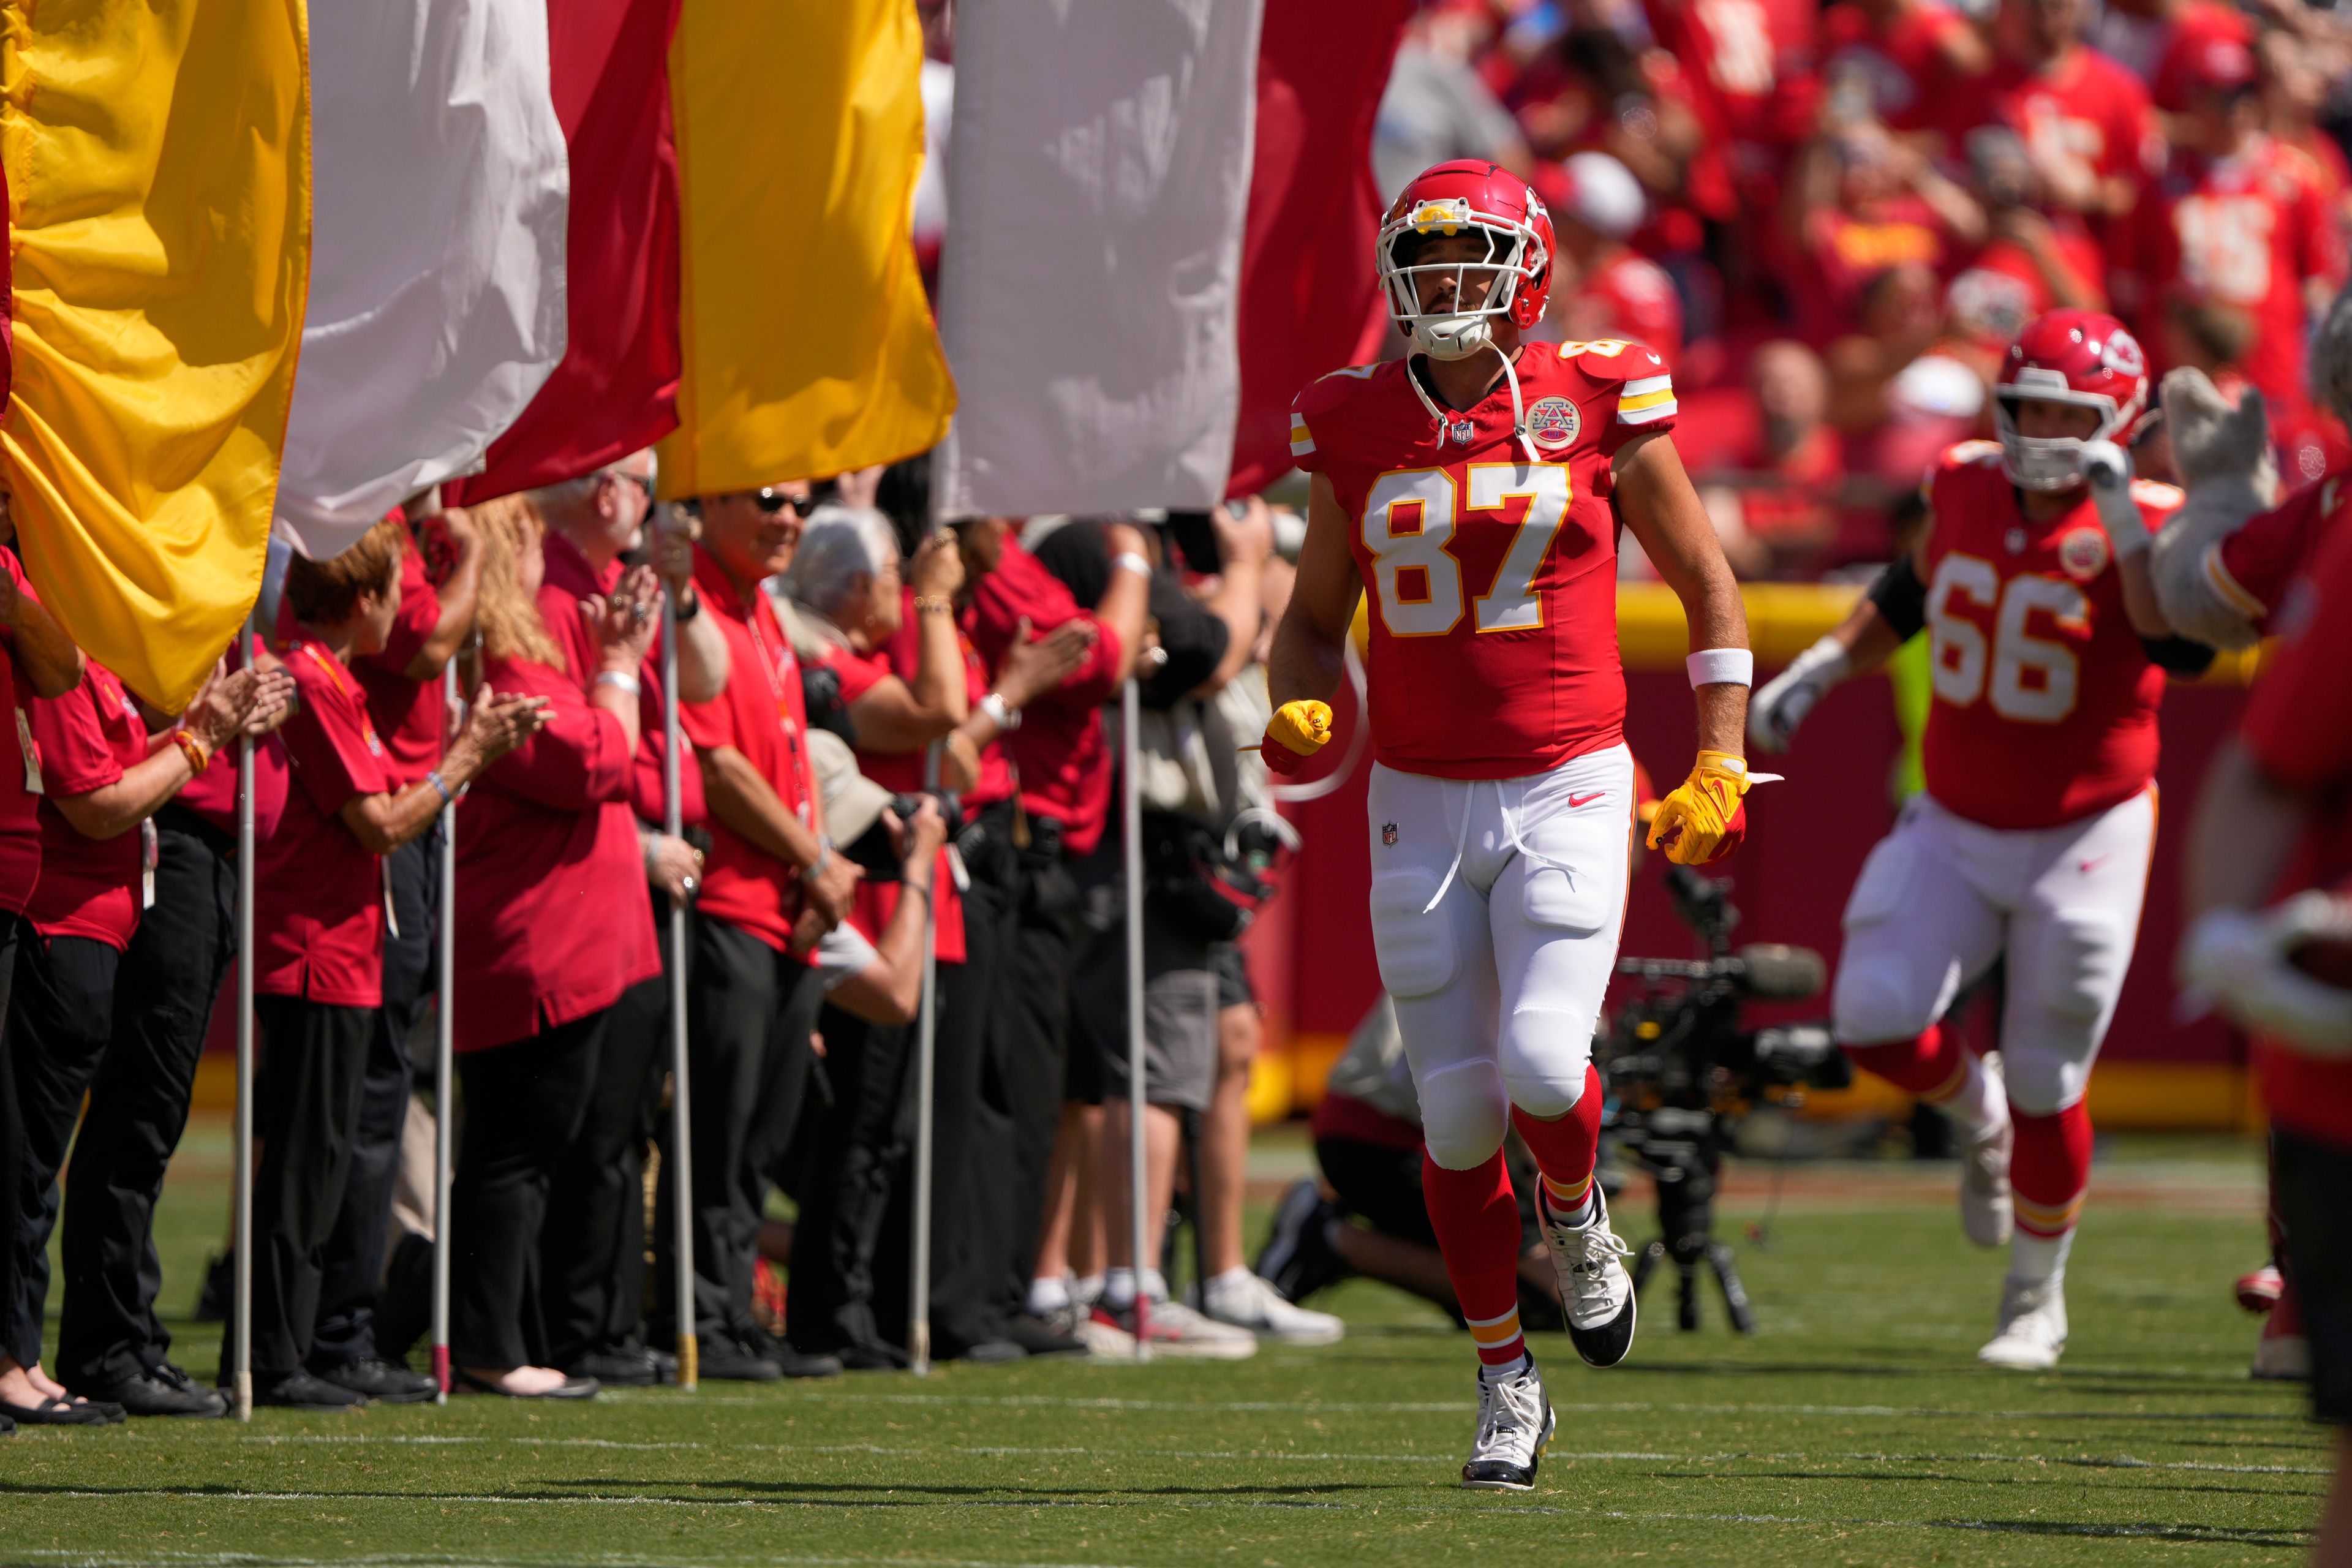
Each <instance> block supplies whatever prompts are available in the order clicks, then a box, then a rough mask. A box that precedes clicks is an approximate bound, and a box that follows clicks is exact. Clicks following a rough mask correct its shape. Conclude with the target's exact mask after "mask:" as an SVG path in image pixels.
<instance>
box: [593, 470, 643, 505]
mask: <svg viewBox="0 0 2352 1568" xmlns="http://www.w3.org/2000/svg"><path fill="white" fill-rule="evenodd" d="M604 477H605V478H606V479H613V480H615V481H617V482H619V483H621V484H625V485H635V486H636V487H637V488H638V489H641V490H643V491H645V492H646V502H647V504H651V503H652V501H653V499H654V479H653V476H652V475H651V474H632V473H629V472H627V471H626V470H625V469H621V468H607V469H605V470H604Z"/></svg>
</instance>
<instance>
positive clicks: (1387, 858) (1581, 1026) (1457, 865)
mask: <svg viewBox="0 0 2352 1568" xmlns="http://www.w3.org/2000/svg"><path fill="white" fill-rule="evenodd" d="M1633 804H1634V803H1633V753H1632V752H1629V751H1627V750H1626V749H1625V748H1624V747H1623V746H1622V745H1618V746H1612V747H1611V748H1610V749H1609V750H1607V751H1605V752H1590V753H1588V754H1586V755H1584V756H1580V757H1575V758H1571V759H1570V760H1569V761H1568V762H1565V763H1561V764H1560V765H1559V767H1557V768H1555V769H1553V770H1552V771H1551V772H1549V773H1536V774H1531V775H1529V776H1528V777H1526V778H1517V779H1504V780H1500V781H1496V780H1491V779H1475V780H1465V779H1441V778H1431V777H1429V776H1427V775H1426V774H1423V773H1399V772H1397V771H1396V770H1395V769H1393V768H1388V767H1383V766H1381V765H1380V764H1378V763H1375V764H1374V765H1373V768H1372V780H1371V793H1370V801H1369V803H1368V805H1369V820H1368V822H1367V824H1366V826H1368V827H1369V828H1370V835H1371V860H1372V945H1373V948H1374V950H1375V951H1376V952H1378V954H1379V957H1380V965H1381V983H1382V984H1384V985H1386V986H1387V987H1388V992H1389V994H1390V995H1391V996H1392V997H1394V998H1395V999H1396V1014H1397V1027H1398V1029H1399V1030H1400V1031H1401V1032H1402V1035H1403V1037H1404V1049H1405V1057H1406V1059H1407V1060H1408V1061H1409V1062H1410V1063H1411V1064H1412V1081H1413V1085H1414V1087H1415V1089H1418V1090H1419V1092H1420V1095H1421V1121H1422V1131H1423V1135H1424V1137H1425V1138H1426V1140H1427V1142H1428V1145H1429V1153H1430V1157H1431V1158H1432V1159H1433V1160H1435V1161H1436V1162H1437V1163H1439V1164H1440V1165H1443V1166H1444V1167H1445V1168H1447V1169H1448V1170H1454V1171H1466V1170H1470V1169H1473V1168H1474V1167H1475V1166H1478V1165H1481V1164H1484V1163H1486V1160H1487V1159H1488V1158H1489V1157H1491V1156H1492V1155H1493V1154H1494V1152H1495V1151H1496V1150H1497V1149H1499V1148H1501V1147H1502V1144H1503V1131H1504V1128H1505V1126H1506V1124H1507V1119H1508V1115H1509V1108H1510V1107H1511V1106H1513V1105H1517V1106H1518V1107H1519V1108H1521V1109H1522V1110H1526V1111H1528V1113H1529V1114H1530V1115H1534V1116H1538V1117H1541V1118H1543V1119H1545V1120H1546V1121H1551V1120H1555V1119H1557V1118H1559V1117H1561V1116H1564V1115H1566V1114H1567V1113H1568V1112H1569V1111H1570V1110H1571V1109H1573V1108H1574V1107H1575V1105H1576V1102H1577V1100H1580V1098H1582V1096H1583V1093H1584V1076H1585V1068H1586V1066H1587V1065H1588V1064H1589V1063H1590V1062H1591V1059H1592V1031H1593V1028H1594V1026H1595V1025H1596V1024H1597V1022H1598V1021H1599V1019H1600V1016H1601V997H1602V994H1604V993H1605V992H1606V991H1607V990H1608V989H1609V978H1610V974H1611V972H1612V970H1613V969H1614V967H1615V965H1616V962H1617V938H1618V933H1619V932H1620V931H1622V929H1623V926H1624V923H1625V885H1626V878H1627V875H1628V853H1629V848H1630V842H1629V838H1628V834H1629V831H1630V829H1631V826H1632V823H1633Z"/></svg>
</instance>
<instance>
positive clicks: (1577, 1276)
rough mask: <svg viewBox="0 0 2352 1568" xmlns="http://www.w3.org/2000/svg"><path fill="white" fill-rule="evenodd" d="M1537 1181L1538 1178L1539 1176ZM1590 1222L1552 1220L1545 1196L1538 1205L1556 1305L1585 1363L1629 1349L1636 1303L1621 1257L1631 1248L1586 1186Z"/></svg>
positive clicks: (1611, 1361) (1607, 1361) (1610, 1362)
mask: <svg viewBox="0 0 2352 1568" xmlns="http://www.w3.org/2000/svg"><path fill="white" fill-rule="evenodd" d="M1538 1180H1541V1178H1540V1177H1538ZM1592 1205H1593V1213H1592V1223H1591V1225H1588V1226H1581V1227H1579V1226H1566V1225H1554V1224H1553V1223H1552V1219H1551V1204H1550V1199H1549V1195H1546V1196H1545V1197H1544V1198H1543V1199H1542V1201H1541V1202H1539V1203H1538V1208H1539V1209H1540V1210H1541V1212H1542V1215H1543V1233H1544V1240H1545V1241H1546V1242H1548V1243H1549V1244H1550V1247H1551V1267H1552V1272H1553V1273H1554V1274H1555V1275H1557V1276H1558V1277H1559V1305H1560V1310H1562V1311H1563V1312H1565V1313H1566V1314H1567V1316H1568V1337H1569V1340H1570V1342H1572V1343H1573V1344H1574V1345H1575V1346H1576V1353H1577V1354H1579V1355H1580V1356H1582V1357H1583V1358H1584V1360H1585V1363H1586V1364H1588V1365H1591V1366H1615V1365H1616V1364H1617V1363H1619V1362H1621V1361H1623V1360H1624V1359H1625V1352H1628V1351H1630V1350H1632V1349H1633V1324H1634V1320H1635V1318H1636V1317H1637V1316H1638V1315H1639V1305H1640V1304H1639V1303H1638V1302H1637V1301H1636V1300H1635V1299H1634V1296H1633V1276H1632V1275H1630V1274H1628V1273H1626V1272H1625V1265H1624V1262H1623V1261H1622V1260H1623V1259H1625V1258H1631V1257H1633V1248H1632V1247H1628V1246H1626V1245H1625V1244H1624V1243H1623V1242H1622V1241H1620V1240H1618V1239H1617V1233H1616V1232H1614V1231H1612V1230H1611V1229H1610V1228H1609V1201H1608V1199H1606V1198H1604V1197H1602V1196H1601V1188H1600V1186H1599V1184H1595V1185H1594V1186H1593V1189H1592Z"/></svg>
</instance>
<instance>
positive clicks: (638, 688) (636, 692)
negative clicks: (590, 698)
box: [596, 669, 646, 697]
mask: <svg viewBox="0 0 2352 1568" xmlns="http://www.w3.org/2000/svg"><path fill="white" fill-rule="evenodd" d="M596 684H597V685H599V686H609V687H612V688H613V689H614V690H616V691H625V692H627V693H628V694H629V695H630V696H632V697H638V696H642V695H644V693H645V689H646V684H645V682H644V681H642V680H639V679H637V678H636V677H635V676H634V675H631V674H630V673H629V672H628V671H626V670H624V669H607V670H603V671H600V672H599V673H598V675H597V677H596Z"/></svg>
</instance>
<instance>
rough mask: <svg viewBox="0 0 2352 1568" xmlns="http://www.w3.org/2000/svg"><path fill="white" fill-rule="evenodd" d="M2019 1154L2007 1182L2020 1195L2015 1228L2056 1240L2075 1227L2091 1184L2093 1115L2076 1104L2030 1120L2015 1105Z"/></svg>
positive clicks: (2014, 1156)
mask: <svg viewBox="0 0 2352 1568" xmlns="http://www.w3.org/2000/svg"><path fill="white" fill-rule="evenodd" d="M2009 1117H2010V1121H2011V1122H2012V1123H2013V1124H2014V1125H2015V1126H2016V1128H2017V1148H2016V1152H2014V1153H2012V1154H2011V1156H2010V1158H2009V1182H2010V1185H2011V1188H2012V1189H2013V1190H2014V1191H2015V1193H2016V1194H2017V1198H2016V1201H2017V1228H2018V1229H2020V1230H2021V1231H2023V1232H2025V1233H2026V1234H2027V1235H2028V1236H2038V1237H2043V1238H2045V1239H2048V1240H2055V1239H2056V1238H2057V1237H2062V1236H2063V1235H2065V1234H2066V1233H2067V1232H2068V1231H2070V1230H2072V1229H2074V1218H2075V1216H2076V1215H2079V1214H2081V1213H2082V1212H2083V1194H2084V1191H2086V1190H2087V1189H2088V1188H2089V1186H2090V1184H2091V1110H2090V1107H2089V1106H2088V1105H2086V1104H2085V1103H2084V1102H2083V1101H2082V1100H2076V1101H2075V1102H2074V1104H2072V1105H2070V1106H2068V1107H2067V1108H2066V1109H2065V1110H2062V1111H2060V1112H2058V1114H2056V1115H2055V1116H2028V1115H2027V1114H2026V1113H2025V1112H2023V1111H2022V1110H2018V1109H2017V1107H2016V1106H2015V1105H2013V1104H2012V1105H2011V1107H2010V1108H2009Z"/></svg>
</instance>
